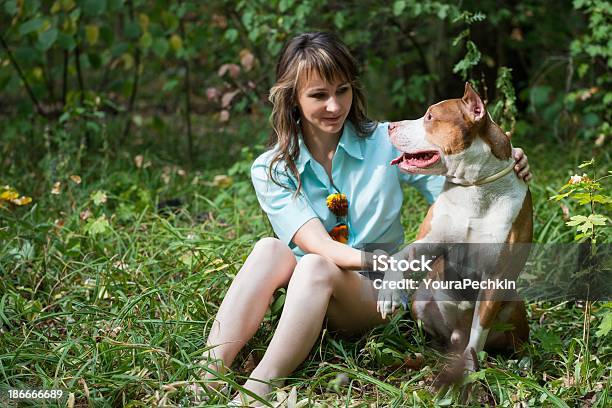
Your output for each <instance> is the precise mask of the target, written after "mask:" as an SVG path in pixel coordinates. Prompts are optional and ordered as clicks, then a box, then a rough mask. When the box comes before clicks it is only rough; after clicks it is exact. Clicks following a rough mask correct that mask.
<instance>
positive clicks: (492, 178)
mask: <svg viewBox="0 0 612 408" xmlns="http://www.w3.org/2000/svg"><path fill="white" fill-rule="evenodd" d="M515 164H516V163H515V162H514V161H512V163H510V164H509V165H508V166H506V167H505V168H504V169H502V170H501V171H498V172H497V173H495V174H493V175H491V176H488V177H485V178H481V179H480V180H476V181H475V182H473V183H470V182H467V181H464V182H463V183H457V182H452V181H451V183H453V184H459V185H462V186H481V185H483V184H487V183H491V182H493V181H495V180H499V179H500V178H502V177H504V176H505V175H506V174H508V173H510V172H511V171H512V169H513V168H514V165H515ZM449 181H450V180H449Z"/></svg>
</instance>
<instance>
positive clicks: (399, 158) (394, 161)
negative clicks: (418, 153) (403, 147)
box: [389, 153, 404, 166]
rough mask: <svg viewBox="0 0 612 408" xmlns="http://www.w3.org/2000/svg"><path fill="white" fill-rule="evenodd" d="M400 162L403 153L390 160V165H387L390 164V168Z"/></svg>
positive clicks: (402, 158)
mask: <svg viewBox="0 0 612 408" xmlns="http://www.w3.org/2000/svg"><path fill="white" fill-rule="evenodd" d="M402 160H404V153H402V154H400V155H399V157H398V158H397V159H393V160H391V163H389V164H391V165H392V166H395V165H396V164H399V163H401V162H402Z"/></svg>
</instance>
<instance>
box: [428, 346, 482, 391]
mask: <svg viewBox="0 0 612 408" xmlns="http://www.w3.org/2000/svg"><path fill="white" fill-rule="evenodd" d="M479 369H480V368H479V365H478V356H477V355H476V352H475V351H474V349H473V348H471V347H469V348H467V349H466V350H465V351H464V352H463V353H462V354H461V355H459V356H457V357H456V358H455V359H454V360H452V361H451V362H450V363H449V364H448V365H447V366H446V367H445V368H444V369H443V370H442V372H440V374H438V376H437V377H436V379H435V381H434V388H435V389H438V390H439V389H442V388H445V387H447V386H450V385H459V384H461V383H462V382H463V379H464V378H465V377H467V376H468V375H469V374H471V373H474V372H476V371H478V370H479Z"/></svg>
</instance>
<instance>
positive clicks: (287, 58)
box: [268, 32, 376, 194]
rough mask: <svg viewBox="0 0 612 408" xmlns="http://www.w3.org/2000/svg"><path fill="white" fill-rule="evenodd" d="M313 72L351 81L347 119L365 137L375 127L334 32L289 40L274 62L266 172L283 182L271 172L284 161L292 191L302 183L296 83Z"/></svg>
mask: <svg viewBox="0 0 612 408" xmlns="http://www.w3.org/2000/svg"><path fill="white" fill-rule="evenodd" d="M315 72H316V73H317V74H318V75H319V77H320V78H321V79H323V80H324V81H326V82H334V81H335V80H338V79H339V80H342V81H347V82H349V83H350V84H351V86H352V88H353V101H352V104H351V110H350V111H349V114H348V117H347V120H349V121H350V122H351V123H352V124H353V125H354V126H355V130H356V131H357V134H358V135H359V136H361V137H367V136H369V135H370V134H371V133H372V132H373V131H374V129H375V128H376V122H373V121H372V120H370V119H368V117H367V116H366V98H365V95H364V93H363V90H362V88H361V84H360V82H359V72H358V68H357V62H356V61H355V58H353V56H352V55H351V53H350V51H349V50H348V48H347V46H346V45H344V43H342V41H340V40H339V39H338V38H337V37H336V36H334V35H333V34H330V33H325V32H314V33H304V34H300V35H298V36H296V37H294V38H292V39H291V40H289V41H288V42H287V43H286V44H285V45H284V47H283V49H282V51H281V55H280V58H279V61H278V64H277V66H276V84H274V86H273V87H272V88H271V89H270V97H269V100H270V102H272V106H273V107H272V115H271V116H270V121H271V123H272V128H273V129H274V133H273V135H272V138H271V140H270V142H271V143H270V144H271V145H272V146H273V147H274V148H276V149H277V152H276V153H275V154H274V156H273V157H272V160H271V162H270V167H269V168H268V173H269V176H270V179H271V180H272V181H273V182H274V183H276V184H278V185H281V186H282V184H281V183H280V182H279V181H278V180H277V179H276V178H275V177H274V172H275V170H276V167H277V166H278V165H279V164H280V163H285V165H286V170H289V171H290V172H291V174H292V175H293V176H294V177H295V179H296V180H297V189H296V192H295V194H298V193H299V191H300V189H301V187H302V180H301V178H300V174H299V172H298V170H297V167H296V165H295V161H296V160H297V158H298V156H299V154H300V149H299V143H298V142H299V139H298V138H299V132H300V125H299V123H298V119H299V118H300V114H299V110H298V109H297V98H298V86H299V85H300V83H301V82H303V81H304V80H307V79H308V76H309V75H310V74H312V73H315ZM284 187H287V186H284Z"/></svg>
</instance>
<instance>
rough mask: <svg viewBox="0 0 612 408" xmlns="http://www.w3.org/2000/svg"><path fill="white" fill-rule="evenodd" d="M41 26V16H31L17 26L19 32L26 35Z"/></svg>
mask: <svg viewBox="0 0 612 408" xmlns="http://www.w3.org/2000/svg"><path fill="white" fill-rule="evenodd" d="M42 26H43V20H42V18H38V17H37V18H33V19H31V20H28V21H26V22H25V23H23V24H22V25H20V26H19V34H21V35H27V34H30V33H31V32H34V31H37V30H39V29H40V28H41V27H42Z"/></svg>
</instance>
